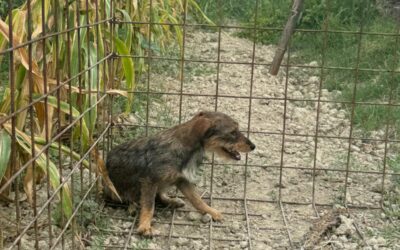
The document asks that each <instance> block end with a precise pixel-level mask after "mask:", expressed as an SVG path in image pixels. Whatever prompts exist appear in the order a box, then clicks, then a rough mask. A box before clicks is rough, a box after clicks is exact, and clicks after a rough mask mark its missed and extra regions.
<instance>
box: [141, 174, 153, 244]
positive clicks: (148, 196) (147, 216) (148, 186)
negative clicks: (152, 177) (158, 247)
mask: <svg viewBox="0 0 400 250" xmlns="http://www.w3.org/2000/svg"><path fill="white" fill-rule="evenodd" d="M156 194H157V185H155V184H154V183H151V182H149V181H143V182H141V188H140V217H139V226H138V229H137V231H138V233H139V234H142V235H144V236H152V235H153V229H152V228H151V220H152V219H153V214H154V203H155V198H156Z"/></svg>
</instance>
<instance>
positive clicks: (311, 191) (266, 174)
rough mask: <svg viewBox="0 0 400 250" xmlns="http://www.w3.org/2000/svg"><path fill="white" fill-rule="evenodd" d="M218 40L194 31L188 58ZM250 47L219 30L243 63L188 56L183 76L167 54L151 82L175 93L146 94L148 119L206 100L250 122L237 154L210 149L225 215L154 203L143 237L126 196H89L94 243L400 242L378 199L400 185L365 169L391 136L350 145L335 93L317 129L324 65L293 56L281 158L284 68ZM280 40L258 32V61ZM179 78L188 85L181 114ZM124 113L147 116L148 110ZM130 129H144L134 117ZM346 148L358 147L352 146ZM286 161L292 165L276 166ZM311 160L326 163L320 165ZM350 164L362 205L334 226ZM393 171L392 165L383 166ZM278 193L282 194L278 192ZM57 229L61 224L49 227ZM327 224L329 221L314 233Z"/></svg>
mask: <svg viewBox="0 0 400 250" xmlns="http://www.w3.org/2000/svg"><path fill="white" fill-rule="evenodd" d="M199 44H201V46H199ZM217 48H218V34H217V33H208V32H204V31H198V30H197V31H188V34H187V40H186V49H185V58H187V59H194V60H213V61H215V60H217V59H218V53H217ZM252 49H253V43H252V42H251V41H250V40H247V39H243V38H238V37H236V36H234V35H233V34H231V33H223V34H222V41H221V53H220V60H221V61H225V62H235V64H226V63H221V64H220V65H219V75H218V74H217V72H218V70H217V68H218V65H217V64H216V63H205V62H188V63H186V64H185V68H184V75H185V78H184V81H183V82H181V81H180V80H179V78H178V77H177V75H178V72H179V62H173V61H171V62H168V65H166V63H165V62H161V61H158V60H156V59H154V60H153V61H152V65H154V69H153V70H151V71H150V72H151V73H150V74H151V75H150V90H151V91H155V92H168V93H171V95H168V94H163V95H152V96H151V98H153V99H154V101H151V102H150V105H149V124H150V125H152V126H161V127H163V126H166V127H168V126H170V125H172V124H176V123H177V122H179V120H180V119H179V118H181V121H186V120H188V119H190V117H191V116H193V115H194V114H195V113H196V112H198V111H199V110H214V108H215V107H217V110H218V111H222V112H225V113H227V114H229V115H231V116H232V117H233V118H234V119H236V120H237V121H238V122H239V124H240V127H241V129H242V130H243V131H245V132H247V130H249V131H250V132H249V137H250V139H251V140H252V141H253V142H254V143H255V144H256V146H257V148H256V150H255V151H254V152H252V153H249V154H248V156H247V157H243V156H242V160H241V161H240V162H234V163H232V162H224V161H221V160H220V159H218V157H216V158H215V159H214V165H213V167H212V164H211V163H212V158H211V157H209V160H208V161H207V162H205V164H203V167H202V170H201V172H202V175H201V179H200V181H199V183H198V188H199V191H200V192H201V193H202V195H203V197H204V199H205V200H207V201H208V202H209V203H210V204H211V205H212V206H213V207H215V208H216V209H218V210H220V211H221V212H222V213H223V215H224V221H223V222H222V223H215V222H212V221H210V218H209V217H208V216H202V215H200V214H199V213H197V212H196V211H195V209H193V208H192V207H191V206H190V205H189V204H187V205H186V206H185V207H184V208H182V209H178V210H175V211H173V210H170V209H168V208H161V207H158V208H157V209H156V214H155V218H154V222H153V224H154V228H155V229H156V230H157V232H158V233H157V235H156V236H155V237H154V238H153V239H143V238H140V237H138V236H137V235H136V234H135V226H136V225H135V223H134V222H135V217H134V216H131V215H129V214H128V212H127V210H126V208H125V207H120V208H116V207H111V206H103V205H102V206H100V207H96V208H95V209H93V210H91V209H92V208H91V207H88V208H87V211H89V212H92V213H94V214H95V218H96V220H95V221H94V222H91V223H90V224H89V225H88V227H87V233H86V234H85V236H84V237H83V238H85V244H86V245H87V248H93V249H113V248H124V247H125V246H126V247H127V249H193V250H200V249H209V247H211V249H250V248H251V249H260V250H264V249H300V248H301V247H302V246H305V244H306V242H307V241H308V242H310V241H311V242H312V246H313V247H315V248H319V249H400V236H399V234H398V231H396V227H395V226H394V225H396V224H397V225H398V223H400V222H399V221H398V219H397V221H396V219H394V221H393V219H391V218H389V217H388V216H387V215H386V214H385V213H383V212H382V210H379V209H373V208H374V207H379V205H380V201H381V199H382V197H383V198H385V196H384V194H385V195H386V194H387V193H389V192H393V193H394V195H400V192H399V188H398V187H397V188H394V187H393V183H392V181H391V177H390V176H386V179H385V190H386V191H385V192H382V190H381V184H382V175H377V174H365V173H362V172H360V171H364V172H365V171H377V172H382V171H383V157H384V149H385V144H384V143H383V142H380V141H375V140H353V141H351V145H349V140H348V139H346V137H349V135H350V120H349V117H350V116H349V112H350V110H347V109H346V108H345V107H344V106H342V105H340V104H336V103H331V102H321V103H320V114H319V118H318V135H319V136H320V137H319V138H318V140H317V141H315V140H314V137H313V135H315V132H316V124H317V103H316V102H311V101H304V99H317V98H318V94H319V79H320V77H319V75H320V70H319V69H313V68H307V69H301V68H290V71H289V76H288V78H287V79H288V80H287V97H288V98H289V99H295V100H296V101H295V100H291V101H289V100H288V101H287V102H286V116H285V118H286V123H285V133H286V134H287V135H286V136H285V138H284V148H283V157H282V158H281V151H282V139H283V138H282V135H281V133H282V132H283V127H284V125H283V122H284V121H283V117H284V114H285V109H284V107H285V101H284V100H282V99H283V98H284V97H285V85H286V73H285V68H284V67H283V68H281V70H280V73H279V74H278V76H271V75H269V74H268V66H265V65H255V66H254V68H252V65H251V62H252ZM274 52H275V47H274V46H265V45H258V44H257V45H256V51H255V63H257V64H263V63H270V62H271V61H272V58H273V54H274ZM293 56H296V55H293ZM309 66H311V67H312V66H318V63H317V62H309ZM160 69H163V70H160ZM252 72H253V77H252ZM217 79H218V83H219V84H218V88H217V86H216V83H217ZM143 83H145V81H144V82H143ZM181 83H182V92H183V93H184V95H183V96H182V106H181V107H182V110H181V117H179V114H180V112H179V107H180V98H181V97H180V95H179V93H180V91H181ZM216 91H218V95H219V96H218V97H217V98H216V97H215V94H216ZM250 95H251V96H252V99H251V100H250V98H248V97H249V96H250ZM336 95H340V92H338V91H335V92H329V91H328V90H326V89H324V88H322V91H321V98H320V99H321V101H329V100H335V96H336ZM232 96H234V97H232ZM138 98H140V97H138ZM124 122H128V123H132V124H134V125H144V122H145V119H144V117H143V112H142V113H140V112H138V113H136V114H134V115H132V116H131V117H128V118H127V119H126V120H125V121H124ZM123 129H125V132H126V130H132V129H133V130H135V129H136V130H137V131H136V133H142V132H143V129H140V128H135V127H133V128H132V127H129V128H123ZM118 131H119V130H118V129H116V130H115V134H114V135H115V136H116V137H118V136H120V138H116V142H119V141H123V140H126V139H127V138H126V137H124V136H121V135H118ZM154 131H156V129H150V133H152V132H154ZM352 134H353V136H356V137H359V136H361V135H362V132H361V131H359V130H358V129H357V128H354V129H353V131H352ZM336 137H343V138H341V139H337V138H336ZM370 138H371V139H383V138H384V132H383V131H375V132H373V133H372V134H371V135H370ZM315 143H317V145H315ZM315 147H316V148H317V150H316V151H315ZM348 148H350V149H351V154H350V156H349V157H348V154H347V152H348ZM387 148H388V153H387V156H388V157H393V156H394V155H395V154H396V152H398V149H399V145H395V144H392V143H389V144H388V145H387ZM315 152H316V154H315ZM314 158H315V159H316V162H315V164H314ZM348 159H349V160H348ZM281 164H282V165H283V166H284V167H285V168H283V169H280V165H281ZM314 167H315V168H316V169H320V170H316V171H313V168H314ZM346 169H349V170H350V171H351V172H350V173H349V174H348V176H347V177H348V178H347V183H348V187H347V196H346V202H347V204H348V205H353V206H362V207H365V208H354V209H353V208H352V209H350V210H349V211H346V213H344V214H341V215H340V216H339V215H338V216H336V217H335V216H333V217H329V216H328V218H333V219H334V220H338V221H339V222H337V223H336V224H335V225H334V226H329V225H330V224H332V221H329V219H327V221H323V219H322V218H325V217H324V215H329V213H332V211H333V210H332V208H333V207H334V208H339V209H340V207H341V205H342V204H343V202H344V199H345V198H344V191H345V180H346V173H345V172H340V171H334V170H346ZM386 171H387V173H390V172H391V171H392V170H391V169H390V168H387V169H386ZM211 176H213V178H211ZM280 177H282V178H281V181H280ZM40 190H41V191H39V192H38V193H39V194H40V195H41V193H42V192H43V200H45V199H46V195H45V193H44V188H42V189H40ZM172 193H173V194H174V193H175V192H174V191H172ZM178 195H180V194H178ZM210 197H212V199H210ZM279 197H281V201H282V203H277V202H276V201H277V200H278V199H279ZM313 198H314V200H313ZM313 201H314V202H315V204H317V205H316V207H315V208H314V207H313V206H312V205H310V204H312V202H313ZM96 204H98V203H96ZM384 204H385V205H386V206H391V207H392V208H393V209H394V210H397V211H398V209H399V204H390V203H388V201H386V199H384ZM24 208H26V210H23V212H26V213H29V207H28V206H24ZM0 211H1V213H2V214H4V215H5V216H6V215H7V213H10V214H12V213H15V212H14V211H15V208H13V207H12V205H11V206H8V207H2V209H1V210H0ZM93 216H94V215H93ZM1 218H2V217H1ZM316 223H317V224H316ZM318 223H319V224H318ZM312 225H314V226H312ZM316 225H318V226H316ZM53 230H56V231H57V230H58V229H57V228H56V227H53ZM324 230H325V231H326V232H325V231H324ZM43 231H46V230H43ZM320 231H324V232H325V233H324V234H322V233H321V234H318V232H320ZM43 234H45V232H43ZM315 235H317V236H315ZM47 237H48V235H47ZM313 237H314V238H313ZM31 239H32V238H31V236H30V235H29V234H28V235H27V236H26V237H24V238H23V240H24V242H25V244H26V246H27V248H26V249H29V247H30V246H32V242H31ZM43 239H46V235H44V236H43ZM42 244H44V243H42ZM5 246H7V245H5ZM68 246H70V245H68ZM67 248H68V247H67Z"/></svg>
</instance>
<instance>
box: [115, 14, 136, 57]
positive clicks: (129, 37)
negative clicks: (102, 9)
mask: <svg viewBox="0 0 400 250" xmlns="http://www.w3.org/2000/svg"><path fill="white" fill-rule="evenodd" d="M118 11H120V12H121V13H122V15H123V16H124V21H127V22H132V19H131V17H130V15H129V13H128V12H126V11H125V10H122V9H118ZM126 27H127V31H126V36H125V44H126V48H127V49H128V51H131V48H132V34H133V26H132V25H131V24H128V25H126Z"/></svg>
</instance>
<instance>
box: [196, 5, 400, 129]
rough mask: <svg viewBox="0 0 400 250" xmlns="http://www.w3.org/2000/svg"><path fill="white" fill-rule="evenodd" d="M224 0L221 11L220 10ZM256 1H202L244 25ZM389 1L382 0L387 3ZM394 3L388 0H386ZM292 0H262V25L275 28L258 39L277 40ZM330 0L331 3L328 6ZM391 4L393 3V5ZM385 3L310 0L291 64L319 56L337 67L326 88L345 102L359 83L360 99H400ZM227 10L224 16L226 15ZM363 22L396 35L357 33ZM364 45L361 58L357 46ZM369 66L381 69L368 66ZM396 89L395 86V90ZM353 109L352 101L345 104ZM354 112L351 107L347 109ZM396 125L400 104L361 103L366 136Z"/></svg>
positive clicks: (368, 28)
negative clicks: (324, 31)
mask: <svg viewBox="0 0 400 250" xmlns="http://www.w3.org/2000/svg"><path fill="white" fill-rule="evenodd" d="M218 2H220V3H219V4H220V7H221V8H222V11H221V12H220V13H217V4H218ZM255 2H256V1H255V0H253V1H234V0H230V1H210V0H200V6H201V7H202V8H203V10H205V13H206V14H207V15H208V16H209V17H210V18H211V19H212V20H222V21H221V22H222V23H229V22H233V23H235V22H240V23H241V24H242V25H249V26H251V25H254V19H255ZM384 2H385V1H380V3H384ZM386 2H388V3H389V1H386ZM291 3H292V1H291V0H259V8H258V13H257V26H258V27H262V28H271V30H266V31H263V32H260V33H259V34H257V37H256V39H257V41H258V42H261V43H264V44H277V43H278V41H279V39H280V36H281V30H277V29H283V27H284V26H285V23H286V21H287V18H288V15H289V13H290V9H291ZM327 4H328V5H327ZM389 8H390V7H389ZM384 12H387V11H385V9H384V6H380V5H379V4H377V1H373V0H350V1H337V0H334V1H318V0H307V1H305V6H304V10H303V13H302V17H301V19H300V21H299V24H298V28H299V29H302V30H304V31H298V32H297V33H295V34H294V36H293V38H292V41H291V47H290V49H291V52H292V57H291V63H292V64H296V65H306V64H309V63H310V62H312V61H316V62H317V63H318V65H321V64H322V59H323V58H324V66H325V67H331V68H334V69H326V70H324V72H323V74H324V81H323V88H326V89H328V90H339V91H341V95H339V97H338V98H339V100H340V101H351V100H352V97H353V92H354V91H353V90H354V84H355V83H357V90H356V95H355V97H356V101H358V102H369V103H383V102H388V101H389V98H390V97H389V96H390V92H391V93H392V97H391V99H392V102H396V103H398V101H399V99H400V73H394V74H392V73H390V72H389V71H393V70H397V71H399V58H400V49H399V48H400V41H399V45H396V37H395V36H393V34H394V33H396V31H397V30H396V29H397V27H396V22H395V20H394V19H393V18H392V17H391V16H389V15H387V14H385V13H384ZM221 15H223V17H221ZM361 23H362V24H363V27H362V29H363V31H364V32H371V33H391V34H392V35H386V36H385V35H373V34H366V35H362V36H361V37H360V36H359V34H357V33H356V32H358V31H359V30H360V26H361ZM325 28H326V29H328V30H334V31H347V33H326V34H325V33H321V32H320V33H316V32H310V31H312V30H324V29H325ZM238 35H239V36H242V37H247V38H248V37H252V31H251V30H242V31H239V32H238ZM360 39H361V47H360V49H361V50H360V53H359V61H358V59H357V58H358V47H359V43H360ZM357 66H358V67H359V68H361V69H366V70H361V71H358V72H356V71H355V70H346V69H341V68H344V67H345V68H353V69H354V68H356V67H357ZM368 69H373V70H379V71H382V72H379V71H378V72H377V71H368ZM391 90H392V91H391ZM346 108H347V109H349V111H350V110H351V105H346ZM348 113H349V114H351V112H348ZM387 120H389V121H390V123H391V124H392V130H391V132H392V134H391V136H395V134H397V133H398V132H400V127H397V128H394V126H396V125H395V121H397V122H398V121H400V109H399V108H397V107H393V108H391V109H389V108H388V107H385V106H379V105H356V107H355V113H354V123H355V124H356V125H358V126H359V127H360V128H362V129H363V131H364V132H365V135H367V134H368V133H369V132H370V131H372V130H376V129H380V128H383V127H384V124H385V123H386V121H387Z"/></svg>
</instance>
